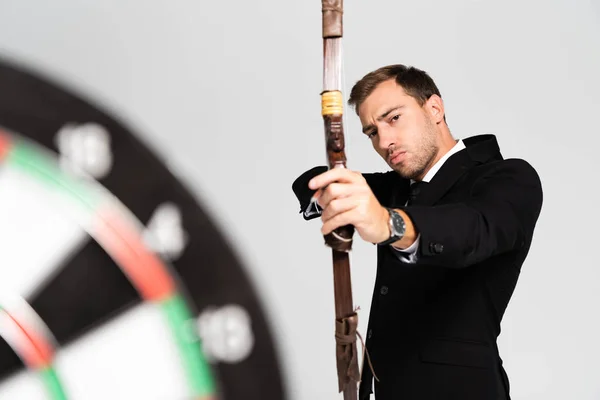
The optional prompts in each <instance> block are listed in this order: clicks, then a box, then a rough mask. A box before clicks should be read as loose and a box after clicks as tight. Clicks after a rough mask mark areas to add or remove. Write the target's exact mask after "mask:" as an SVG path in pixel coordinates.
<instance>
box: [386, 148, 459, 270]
mask: <svg viewBox="0 0 600 400" xmlns="http://www.w3.org/2000/svg"><path fill="white" fill-rule="evenodd" d="M464 148H465V144H464V143H463V141H462V140H459V141H458V142H457V143H456V144H455V145H454V147H452V148H451V149H450V151H448V152H447V153H446V154H444V156H443V157H442V158H440V159H439V160H438V161H437V162H436V163H435V164H433V167H431V169H430V170H429V171H428V172H427V174H425V176H424V177H423V182H430V181H431V179H433V177H434V176H435V174H436V173H437V172H438V171H439V170H440V168H442V165H444V163H445V162H446V160H448V158H450V156H451V155H453V154H454V153H457V152H459V151H461V150H462V149H464ZM414 182H415V181H413V180H411V182H410V184H411V185H412V184H413V183H414ZM420 240H421V234H419V235H418V236H417V239H416V240H415V241H414V243H413V244H411V245H410V246H409V247H407V248H406V249H403V250H400V249H398V248H396V247H394V246H392V245H390V246H391V247H392V249H394V250H396V254H397V255H398V258H399V259H401V260H402V261H404V262H405V263H409V264H414V263H415V262H416V261H417V249H418V248H419V242H420Z"/></svg>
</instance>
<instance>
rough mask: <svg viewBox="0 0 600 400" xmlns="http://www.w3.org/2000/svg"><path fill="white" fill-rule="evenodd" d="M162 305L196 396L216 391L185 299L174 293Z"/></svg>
mask: <svg viewBox="0 0 600 400" xmlns="http://www.w3.org/2000/svg"><path fill="white" fill-rule="evenodd" d="M161 307H162V308H163V310H164V311H165V314H166V316H167V318H168V320H169V327H170V328H171V331H172V332H173V334H174V336H175V338H176V341H177V347H178V348H179V352H180V354H181V358H182V359H183V362H184V364H185V367H186V373H187V376H188V380H189V382H190V383H191V385H192V389H193V391H194V393H193V394H194V395H195V396H207V395H212V394H214V393H215V383H214V379H213V376H212V373H211V369H210V365H209V364H208V363H207V361H206V359H205V358H204V355H203V352H202V348H201V344H200V339H199V338H198V336H197V335H196V334H195V332H193V331H192V332H191V331H190V329H192V327H193V325H190V321H193V320H194V318H193V317H192V315H191V313H190V311H189V309H188V308H187V306H186V304H185V301H184V300H183V298H182V297H181V296H179V295H177V294H176V295H174V296H172V297H170V298H168V299H166V300H165V301H163V302H161Z"/></svg>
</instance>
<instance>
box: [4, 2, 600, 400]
mask: <svg viewBox="0 0 600 400" xmlns="http://www.w3.org/2000/svg"><path fill="white" fill-rule="evenodd" d="M319 3H320V2H319V1H317V0H311V1H307V0H302V1H286V2H282V1H275V0H254V1H237V2H227V1H222V2H219V1H183V0H178V1H169V2H167V1H124V0H119V1H117V0H103V1H96V2H92V1H83V0H79V1H75V0H56V1H53V2H49V1H41V0H40V1H31V0H19V1H16V0H15V1H7V0H2V1H0V54H2V55H9V56H11V57H13V58H14V59H16V60H19V61H23V62H26V63H27V64H28V65H30V66H35V67H36V68H39V69H43V70H44V71H46V72H47V73H49V74H50V75H51V76H54V77H55V78H57V79H59V80H60V81H61V82H63V83H66V84H68V85H70V86H74V87H76V88H77V89H78V90H79V91H80V93H83V94H85V95H86V96H88V97H89V98H92V99H93V100H94V101H95V102H96V103H97V104H99V105H101V106H102V107H104V108H105V109H108V110H110V111H111V112H112V113H113V115H116V116H118V117H120V118H121V119H122V120H124V121H126V122H127V123H128V124H129V125H130V126H132V127H133V128H134V130H136V131H137V132H139V133H140V135H141V139H143V140H144V141H145V142H146V143H147V144H148V145H149V146H150V147H152V148H153V149H154V150H155V151H156V153H157V154H159V155H160V156H161V157H162V158H163V159H164V160H165V162H167V163H168V164H169V165H170V166H171V167H172V169H173V171H175V172H176V174H177V175H179V176H180V177H181V178H182V179H183V180H184V181H185V182H186V183H187V185H188V187H189V188H190V189H192V190H193V191H194V192H195V194H196V195H197V197H198V198H199V199H200V200H201V201H203V202H204V204H206V206H207V207H208V208H209V209H210V210H211V211H212V213H213V215H214V218H215V220H216V222H217V223H218V224H219V226H220V227H221V229H222V230H223V231H226V232H227V237H228V238H229V240H230V241H231V242H232V243H233V244H234V246H235V248H236V250H237V251H238V253H239V254H240V256H241V257H242V258H243V260H244V263H245V265H246V266H247V268H248V271H249V273H250V275H251V277H252V279H253V281H254V283H255V284H256V285H257V288H258V289H259V291H260V294H261V296H262V300H263V302H264V303H265V306H266V307H267V310H268V312H269V315H270V317H271V321H272V324H273V327H274V329H275V333H276V337H277V339H278V344H279V350H280V352H281V357H282V360H283V361H284V368H285V373H286V376H287V380H288V383H289V387H290V389H291V392H292V393H293V396H292V398H293V399H333V398H341V396H339V395H337V393H336V385H335V379H336V378H335V362H334V351H333V349H334V340H333V290H332V272H331V261H330V253H329V250H328V249H327V248H325V247H324V246H323V245H322V239H321V236H320V233H319V222H318V220H317V221H312V222H309V223H305V222H304V221H303V220H302V218H301V217H300V215H299V214H298V204H297V202H296V199H295V197H294V196H293V194H292V191H291V183H292V181H293V179H294V178H295V177H296V176H297V175H298V174H299V173H301V172H302V171H304V170H305V169H307V168H309V167H312V166H313V165H317V164H323V163H324V162H325V154H324V144H323V136H322V135H323V133H322V130H323V128H322V119H321V116H320V99H319V92H320V90H321V73H322V64H321V63H322V59H321V57H322V54H321V38H320V29H321V19H320V4H319ZM345 11H346V13H345V39H344V40H345V59H344V60H345V61H344V62H345V84H346V89H345V93H346V94H348V91H349V90H350V88H351V86H352V84H353V83H354V82H355V81H356V80H358V79H359V78H360V77H361V76H362V75H363V74H365V73H367V72H368V71H370V70H372V69H375V68H377V67H380V66H382V65H385V64H391V63H399V62H400V63H406V64H410V65H415V66H417V67H420V68H423V69H425V70H426V71H428V72H429V73H431V75H432V76H433V78H434V79H435V80H436V82H437V83H438V85H439V87H440V89H441V92H442V95H443V98H444V99H445V104H446V110H447V118H448V123H449V125H450V128H451V130H452V132H453V133H454V135H455V136H456V137H457V138H464V137H468V136H471V135H474V134H478V133H494V134H496V135H497V136H498V140H499V142H500V146H501V149H502V150H503V153H504V155H505V157H520V158H525V159H527V160H528V161H530V162H531V163H532V164H533V165H534V166H535V167H536V168H537V170H538V171H539V173H540V175H541V178H542V181H543V185H544V192H545V202H544V207H543V210H542V215H541V217H540V220H539V223H538V228H537V231H536V235H535V238H534V243H533V247H532V249H531V254H530V256H529V258H528V259H527V261H526V263H525V265H524V267H523V274H522V276H521V280H520V282H519V284H518V286H517V290H516V293H515V295H514V297H513V300H512V302H511V304H510V305H509V308H508V311H507V314H506V317H505V320H504V323H503V333H502V335H501V337H500V342H499V344H500V350H501V353H502V355H503V358H504V360H505V365H506V368H507V371H508V374H509V377H510V379H511V383H512V393H513V398H514V399H532V400H533V399H540V400H541V399H543V400H553V399H561V400H562V399H567V398H568V399H578V400H587V399H600V381H599V380H598V371H599V368H598V365H597V359H598V357H599V355H600V354H599V352H600V343H599V340H598V338H599V337H600V327H599V324H598V323H597V322H596V319H597V315H598V312H597V304H598V302H599V301H600V293H599V291H598V289H599V283H598V280H599V273H598V271H597V269H598V267H599V262H598V260H597V255H596V250H597V248H598V244H597V237H596V235H595V233H596V229H594V228H595V227H597V226H598V224H599V223H600V218H599V215H598V211H597V200H598V196H597V194H596V193H597V189H596V187H597V185H596V180H597V179H598V178H597V173H598V170H599V161H598V157H597V146H598V134H599V132H598V129H597V126H598V123H597V119H598V118H599V117H600V113H599V112H598V108H599V106H600V100H599V99H598V94H599V93H600V78H599V77H598V71H600V56H599V48H600V6H599V5H598V2H592V1H584V0H549V1H514V0H512V1H511V0H508V1H502V2H500V1H496V2H492V1H482V0H481V1H477V0H461V1H452V2H449V1H442V0H439V1H431V0H429V1H410V2H409V1H391V0H369V1H364V0H363V1H348V0H347V1H346V4H345ZM346 122H347V125H346V136H347V140H346V143H347V155H348V159H349V164H348V166H349V167H350V168H352V169H357V170H362V171H372V170H380V169H384V168H385V167H386V165H385V164H384V162H383V161H382V160H380V159H379V158H378V156H377V155H376V153H375V152H374V151H373V150H372V148H371V146H370V144H369V143H368V142H367V141H366V139H365V138H363V137H362V136H361V135H360V130H359V127H360V126H359V123H358V119H357V118H356V116H355V115H354V114H352V113H351V112H348V116H347V119H346ZM374 255H375V250H374V248H373V246H372V245H370V244H365V243H362V242H360V239H359V240H357V242H356V244H355V250H354V252H353V254H352V259H351V261H352V268H353V271H352V273H353V276H352V278H353V286H354V299H355V303H356V305H359V306H360V307H361V309H362V312H361V314H360V316H361V325H360V329H361V332H363V333H364V332H365V330H366V321H367V318H368V310H369V305H370V297H371V290H372V284H373V280H374V262H373V261H374ZM298 321H301V322H302V323H301V324H300V325H299V326H298Z"/></svg>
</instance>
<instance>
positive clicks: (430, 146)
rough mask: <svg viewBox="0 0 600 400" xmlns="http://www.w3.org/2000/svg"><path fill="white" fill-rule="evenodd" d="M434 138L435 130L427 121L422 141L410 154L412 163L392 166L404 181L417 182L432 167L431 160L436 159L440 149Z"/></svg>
mask: <svg viewBox="0 0 600 400" xmlns="http://www.w3.org/2000/svg"><path fill="white" fill-rule="evenodd" d="M435 137H436V132H435V128H434V127H433V125H432V123H431V121H430V120H427V123H426V127H425V134H424V135H423V136H422V140H421V141H420V142H419V144H418V146H417V151H416V152H411V153H410V155H411V156H413V157H414V160H410V161H412V162H411V163H410V164H407V165H402V164H400V165H395V166H392V168H393V169H394V170H395V171H396V172H397V173H398V174H399V175H400V176H401V177H402V178H405V179H413V180H419V179H421V178H423V176H424V175H425V171H427V170H428V169H429V168H431V166H432V165H433V160H434V159H435V158H436V156H437V154H438V152H439V149H440V148H439V146H438V145H437V143H436V140H435ZM407 161H409V160H407Z"/></svg>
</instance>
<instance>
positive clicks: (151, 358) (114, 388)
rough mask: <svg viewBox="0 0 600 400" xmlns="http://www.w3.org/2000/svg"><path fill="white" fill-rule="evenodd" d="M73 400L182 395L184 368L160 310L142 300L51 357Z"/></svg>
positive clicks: (185, 395) (185, 396)
mask: <svg viewBox="0 0 600 400" xmlns="http://www.w3.org/2000/svg"><path fill="white" fill-rule="evenodd" d="M55 368H56V370H57V371H59V372H60V373H61V378H62V382H63V384H64V386H65V389H66V391H67V392H68V393H69V394H70V395H71V397H72V398H73V399H86V400H105V399H156V400H158V399H185V398H188V397H189V393H188V385H187V381H186V380H185V371H184V369H183V367H182V364H181V361H180V357H179V354H178V350H177V348H176V344H175V342H174V341H173V340H172V338H171V333H170V331H169V330H168V326H167V324H166V323H165V319H164V315H163V314H162V313H161V311H160V309H159V308H158V307H157V306H156V305H154V304H150V303H141V304H139V305H137V306H135V307H133V308H132V309H130V310H128V311H127V312H124V313H122V314H120V315H119V316H117V317H116V318H113V319H111V320H110V321H109V322H107V323H105V324H103V325H101V326H98V327H97V328H95V329H93V330H92V331H90V332H88V333H86V334H84V335H83V336H81V337H80V338H79V339H77V340H76V341H74V342H72V343H70V344H69V345H68V346H66V347H64V348H62V349H61V351H60V352H59V353H58V354H57V355H56V358H55Z"/></svg>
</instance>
